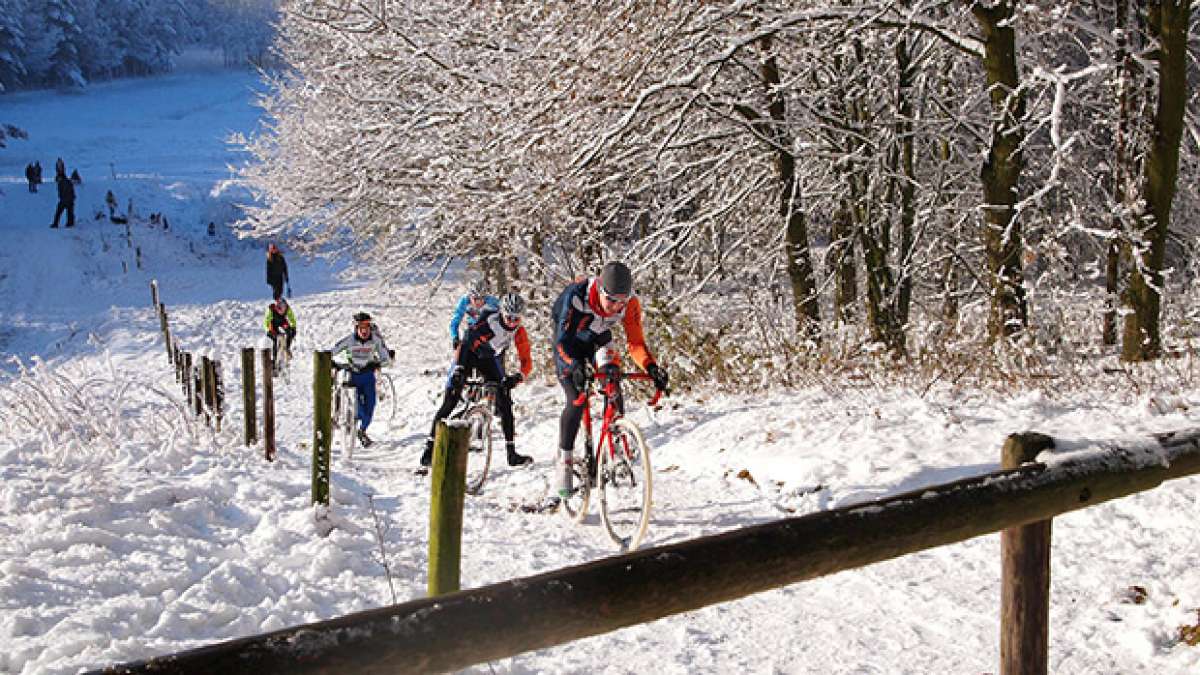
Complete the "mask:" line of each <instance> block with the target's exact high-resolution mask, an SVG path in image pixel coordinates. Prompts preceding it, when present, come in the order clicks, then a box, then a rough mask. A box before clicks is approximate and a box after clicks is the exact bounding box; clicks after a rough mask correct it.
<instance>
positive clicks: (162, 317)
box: [158, 305, 172, 362]
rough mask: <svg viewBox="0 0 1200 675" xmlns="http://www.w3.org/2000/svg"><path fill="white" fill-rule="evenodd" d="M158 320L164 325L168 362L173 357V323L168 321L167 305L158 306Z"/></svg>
mask: <svg viewBox="0 0 1200 675" xmlns="http://www.w3.org/2000/svg"><path fill="white" fill-rule="evenodd" d="M158 322H159V325H160V326H162V334H163V340H165V341H166V343H167V362H170V361H171V359H172V354H171V324H170V323H169V322H168V321H167V306H166V305H159V306H158Z"/></svg>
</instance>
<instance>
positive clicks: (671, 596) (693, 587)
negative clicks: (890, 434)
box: [103, 433, 1200, 675]
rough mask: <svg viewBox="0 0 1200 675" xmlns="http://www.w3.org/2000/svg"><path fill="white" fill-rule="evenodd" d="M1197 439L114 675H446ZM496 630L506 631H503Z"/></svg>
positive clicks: (938, 524)
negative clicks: (418, 674)
mask: <svg viewBox="0 0 1200 675" xmlns="http://www.w3.org/2000/svg"><path fill="white" fill-rule="evenodd" d="M1197 439H1198V435H1197V434H1196V433H1190V434H1187V435H1176V434H1168V435H1163V436H1160V437H1157V439H1156V441H1155V442H1151V443H1147V444H1146V445H1145V446H1139V447H1134V448H1116V447H1112V448H1101V449H1096V450H1092V451H1081V452H1079V453H1076V454H1075V455H1072V456H1067V457H1064V458H1055V461H1054V463H1053V464H1051V465H1050V466H1047V465H1045V464H1027V465H1024V466H1021V467H1020V468H1017V469H1008V470H1001V471H997V472H995V473H991V474H986V475H983V476H977V477H973V478H967V479H964V480H959V481H955V482H953V483H947V484H944V485H932V486H929V487H925V488H921V489H918V490H914V491H913V492H909V493H905V494H901V495H895V496H892V497H888V498H886V499H881V500H879V501H875V502H869V503H865V504H857V505H853V506H845V507H842V508H838V509H834V510H831V511H823V512H820V513H813V514H809V515H806V516H801V517H797V518H788V519H785V520H780V521H776V522H771V523H764V524H761V525H755V526H753V527H747V528H743V529H740V530H733V531H730V532H723V533H721V534H716V535H712V536H708V537H702V538H699V539H693V540H690V541H685V542H681V543H678V544H672V545H670V546H660V547H656V548H649V549H643V550H639V551H634V552H632V553H628V554H625V555H622V556H616V557H613V558H606V559H603V560H597V561H595V562H591V563H587V564H584V565H579V566H576V567H570V568H566V569H561V570H555V571H552V572H547V573H544V574H539V575H537V576H533V577H527V578H524V579H514V580H510V581H505V582H501V583H497V584H492V585H490V586H485V587H482V588H477V589H472V590H467V591H460V592H458V593H452V594H449V595H441V596H437V597H433V598H422V599H419V600H413V601H411V602H406V603H402V604H399V605H394V606H391V607H384V608H380V609H375V610H368V611H365V612H358V613H355V614H350V615H347V616H343V617H339V618H336V619H330V620H328V621H321V622H317V623H312V624H308V625H304V626H297V627H293V628H287V629H284V630H279V631H275V632H272V633H267V634H264V635H256V636H252V637H246V638H240V639H236V640H231V641H228V642H223V643H220V644H215V645H210V646H207V647H200V648H197V649H193V650H190V651H186V652H180V653H178V654H172V655H169V656H162V657H158V658H154V659H150V660H147V661H141V662H137V663H131V664H125V665H119V666H112V667H110V668H108V669H106V670H105V671H103V672H106V673H198V672H211V673H221V674H222V675H233V674H234V673H247V674H249V673H253V674H255V675H261V674H264V673H290V674H301V673H407V672H430V671H438V672H441V671H451V670H458V669H462V668H466V667H468V666H470V665H473V664H476V663H482V662H484V661H490V660H494V659H501V658H505V657H509V656H513V655H515V654H520V653H522V652H526V651H530V650H534V649H543V648H545V647H552V646H554V645H559V644H563V643H565V642H570V641H572V640H577V639H580V638H584V637H590V636H592V635H599V634H602V633H607V632H610V631H614V630H617V629H619V628H625V627H627V626H633V625H637V624H640V623H646V622H649V621H653V620H655V619H661V618H663V617H666V616H671V615H673V614H679V613H681V612H688V611H692V610H696V609H700V608H702V607H707V606H708V605H712V604H715V603H719V602H726V601H729V600H735V599H737V598H742V597H745V596H747V595H750V594H753V593H760V592H762V591H767V590H771V589H774V588H779V587H780V586H784V585H787V584H792V583H796V582H798V581H804V580H807V579H814V578H817V577H821V576H825V575H828V574H834V573H836V572H842V571H845V570H849V569H854V568H857V567H862V566H864V565H870V564H872V563H876V562H880V561H883V560H889V559H892V558H897V557H900V556H902V555H906V554H908V553H913V552H916V551H921V550H925V549H929V548H934V547H937V546H943V545H946V544H951V543H955V542H959V541H964V540H966V539H970V538H972V537H977V536H980V535H984V534H989V533H992V532H997V531H1000V530H1003V529H1005V528H1010V527H1015V526H1019V525H1025V524H1028V523H1033V522H1037V521H1041V520H1046V519H1048V518H1051V517H1054V516H1056V515H1058V514H1061V513H1066V512H1069V511H1075V510H1078V509H1082V508H1085V507H1088V506H1093V505H1095V504H1099V503H1101V502H1105V501H1108V500H1112V499H1117V498H1119V497H1124V496H1126V495H1130V494H1134V493H1136V492H1141V491H1143V490H1148V489H1150V488H1153V487H1156V486H1157V485H1159V484H1160V483H1162V482H1163V481H1164V480H1167V479H1171V478H1180V477H1183V476H1188V475H1191V474H1194V473H1198V472H1200V444H1198V442H1197ZM501 627H502V629H498V628H501Z"/></svg>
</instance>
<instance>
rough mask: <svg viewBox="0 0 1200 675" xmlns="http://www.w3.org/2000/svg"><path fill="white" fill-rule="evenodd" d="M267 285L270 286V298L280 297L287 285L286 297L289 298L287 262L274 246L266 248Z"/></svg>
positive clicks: (290, 287) (290, 293)
mask: <svg viewBox="0 0 1200 675" xmlns="http://www.w3.org/2000/svg"><path fill="white" fill-rule="evenodd" d="M267 283H268V284H270V285H271V291H272V292H271V297H275V298H278V297H282V296H283V287H284V285H287V291H288V297H291V295H292V282H291V281H290V280H289V279H288V270H287V261H286V260H284V259H283V254H282V253H280V252H279V247H278V246H276V245H275V244H271V245H270V246H268V247H267Z"/></svg>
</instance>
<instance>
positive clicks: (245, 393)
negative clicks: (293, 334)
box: [242, 347, 271, 459]
mask: <svg viewBox="0 0 1200 675" xmlns="http://www.w3.org/2000/svg"><path fill="white" fill-rule="evenodd" d="M254 394H255V391H254V348H253V347H246V348H244V349H242V436H243V437H244V438H245V440H246V445H248V446H250V445H254V443H255V441H257V440H258V433H257V432H258V419H256V416H255V412H257V407H256V403H255V402H256V399H257V397H256V396H255V395H254ZM267 459H271V458H270V457H268V458H267Z"/></svg>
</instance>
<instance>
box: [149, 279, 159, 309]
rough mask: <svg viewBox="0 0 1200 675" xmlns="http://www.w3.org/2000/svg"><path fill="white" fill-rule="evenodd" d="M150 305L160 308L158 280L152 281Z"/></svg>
mask: <svg viewBox="0 0 1200 675" xmlns="http://www.w3.org/2000/svg"><path fill="white" fill-rule="evenodd" d="M150 303H151V304H153V305H154V307H155V308H157V307H158V279H151V280H150Z"/></svg>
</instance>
